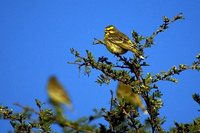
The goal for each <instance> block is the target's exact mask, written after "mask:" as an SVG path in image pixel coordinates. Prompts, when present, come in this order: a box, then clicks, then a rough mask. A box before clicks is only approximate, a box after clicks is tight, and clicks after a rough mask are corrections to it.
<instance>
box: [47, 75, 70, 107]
mask: <svg viewBox="0 0 200 133" xmlns="http://www.w3.org/2000/svg"><path fill="white" fill-rule="evenodd" d="M47 92H48V95H49V98H50V101H51V102H52V103H53V104H54V105H60V104H65V105H67V107H68V108H70V109H71V108H72V102H71V100H70V98H69V95H68V94H67V92H66V91H65V90H64V88H63V86H62V85H61V83H60V82H59V81H58V80H57V78H56V77H55V76H51V77H50V78H49V81H48V85H47Z"/></svg>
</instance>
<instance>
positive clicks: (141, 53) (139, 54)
mask: <svg viewBox="0 0 200 133" xmlns="http://www.w3.org/2000/svg"><path fill="white" fill-rule="evenodd" d="M132 52H133V53H134V54H135V56H136V57H138V58H140V59H142V60H143V59H144V56H143V52H142V51H139V50H137V49H135V48H133V49H132Z"/></svg>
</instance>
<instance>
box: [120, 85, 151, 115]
mask: <svg viewBox="0 0 200 133" xmlns="http://www.w3.org/2000/svg"><path fill="white" fill-rule="evenodd" d="M117 98H118V99H122V98H124V99H125V101H126V102H129V103H130V104H131V105H133V106H135V108H140V109H141V110H142V111H143V112H144V114H148V113H147V110H146V108H145V107H144V105H143V103H142V100H141V98H140V96H139V95H138V94H136V93H134V92H132V89H131V86H129V85H126V84H124V83H122V82H120V81H119V83H118V86H117Z"/></svg>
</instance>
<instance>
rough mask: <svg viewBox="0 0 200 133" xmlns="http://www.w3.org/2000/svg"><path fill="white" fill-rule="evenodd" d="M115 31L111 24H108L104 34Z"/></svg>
mask: <svg viewBox="0 0 200 133" xmlns="http://www.w3.org/2000/svg"><path fill="white" fill-rule="evenodd" d="M115 32H116V28H115V26H113V25H109V26H107V27H106V28H105V34H109V33H115Z"/></svg>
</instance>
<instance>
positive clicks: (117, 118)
mask: <svg viewBox="0 0 200 133" xmlns="http://www.w3.org/2000/svg"><path fill="white" fill-rule="evenodd" d="M181 19H183V15H182V14H178V15H176V16H175V17H173V18H172V19H169V18H168V17H166V16H165V17H163V24H162V25H160V26H159V28H158V29H157V30H156V31H155V32H153V34H152V35H150V36H149V37H144V36H142V35H140V34H139V33H137V32H136V31H133V32H132V37H133V40H132V41H133V43H136V44H137V48H138V49H139V50H140V51H145V49H146V48H150V47H152V46H153V45H154V38H155V37H156V35H158V34H159V33H161V32H164V31H165V30H166V29H168V28H169V25H170V24H171V23H173V22H175V21H177V20H181ZM95 41H97V39H95ZM99 42H100V40H98V43H99ZM71 53H72V54H73V55H74V56H75V61H73V62H69V64H75V65H77V66H78V68H79V69H81V68H83V69H84V73H85V74H86V75H88V76H89V75H90V74H91V69H96V70H98V71H101V72H102V73H101V74H100V75H99V76H98V78H97V80H96V82H97V83H98V84H100V85H102V84H104V83H105V84H109V83H110V81H111V80H115V81H120V82H122V83H124V84H126V85H129V86H131V87H132V91H133V93H136V94H138V95H140V96H141V97H142V99H143V100H144V102H145V104H146V110H147V112H148V117H147V119H146V120H145V122H144V123H143V122H142V121H141V119H140V116H141V114H140V112H138V110H137V109H136V108H135V107H134V106H132V105H131V104H128V103H127V102H126V101H125V99H122V100H118V99H116V98H115V97H114V96H113V92H112V91H111V100H110V109H109V110H106V109H105V108H102V109H101V110H100V111H98V110H94V115H91V116H89V117H83V118H80V119H79V120H77V121H70V120H68V119H67V118H65V117H64V116H63V114H62V113H63V112H61V113H60V111H59V108H61V107H60V106H54V110H53V109H45V108H44V107H43V104H42V103H41V102H40V101H38V100H36V104H37V107H38V111H36V110H34V109H32V108H29V107H24V106H21V105H19V104H17V105H18V106H20V107H21V108H22V109H23V111H22V112H20V113H16V112H14V111H13V110H12V109H9V108H8V107H5V106H0V117H1V119H8V120H10V123H11V125H12V127H13V128H14V130H15V132H31V131H35V132H53V131H52V129H51V125H52V124H58V125H59V126H60V127H61V128H62V129H63V132H88V133H89V132H99V133H118V132H119V133H120V132H127V133H130V132H136V133H140V132H147V133H148V132H152V133H154V132H161V133H162V132H167V131H165V130H164V129H163V128H162V124H163V123H164V122H165V117H164V118H162V117H160V113H159V110H160V108H162V106H163V101H162V92H161V91H160V89H159V87H158V86H157V82H160V81H170V82H174V83H177V82H178V80H177V79H175V78H174V75H179V74H180V73H181V72H183V71H186V70H190V69H191V70H197V71H199V70H200V54H199V55H197V56H196V60H195V61H194V62H193V63H192V64H190V65H186V64H180V65H179V66H172V67H171V68H170V69H169V70H168V71H166V72H163V71H162V72H160V73H158V74H156V75H153V74H151V73H150V72H149V73H146V74H145V73H144V72H143V68H144V67H149V64H148V63H147V62H146V59H147V58H148V56H146V55H145V56H144V57H145V59H144V60H143V59H140V58H138V57H136V56H133V57H132V58H127V57H125V56H122V55H117V54H116V55H115V57H116V61H113V60H112V61H110V60H109V59H108V58H107V57H104V56H101V57H99V58H98V59H96V58H95V57H94V56H93V54H92V52H90V51H88V50H86V56H82V55H81V54H80V53H79V52H78V51H77V50H75V49H71ZM193 99H194V100H195V101H196V102H197V103H198V104H199V105H200V95H199V94H194V95H193ZM33 114H35V115H36V116H34V117H33ZM100 117H103V118H104V119H105V120H106V121H107V122H108V125H109V126H108V127H107V126H106V125H103V124H99V125H92V124H91V121H93V120H95V119H98V118H100ZM199 127H200V118H197V119H195V120H194V121H193V123H189V124H182V123H177V122H175V127H173V128H171V129H170V132H174V133H179V132H200V128H199Z"/></svg>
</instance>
